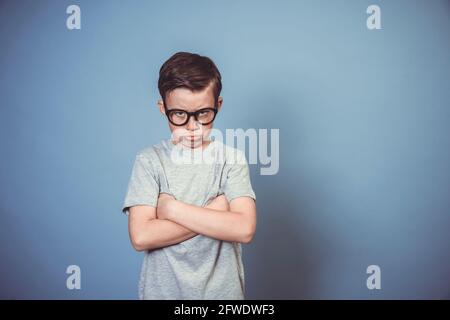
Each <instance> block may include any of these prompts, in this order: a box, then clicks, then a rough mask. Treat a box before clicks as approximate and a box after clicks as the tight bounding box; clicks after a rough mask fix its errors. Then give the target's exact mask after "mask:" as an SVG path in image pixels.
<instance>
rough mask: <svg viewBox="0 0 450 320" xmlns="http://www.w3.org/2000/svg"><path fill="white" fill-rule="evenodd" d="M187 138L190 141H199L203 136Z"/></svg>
mask: <svg viewBox="0 0 450 320" xmlns="http://www.w3.org/2000/svg"><path fill="white" fill-rule="evenodd" d="M185 138H186V139H187V140H189V141H197V140H200V139H201V138H202V136H185Z"/></svg>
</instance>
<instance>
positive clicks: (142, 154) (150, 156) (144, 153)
mask: <svg viewBox="0 0 450 320" xmlns="http://www.w3.org/2000/svg"><path fill="white" fill-rule="evenodd" d="M167 147H168V146H167V141H166V140H162V141H160V142H158V143H156V144H153V145H149V146H146V147H144V148H142V149H140V150H139V151H138V152H137V153H136V160H139V161H143V162H145V163H148V164H149V165H152V164H154V163H155V162H157V161H158V158H159V156H158V153H160V152H161V151H164V150H166V149H167Z"/></svg>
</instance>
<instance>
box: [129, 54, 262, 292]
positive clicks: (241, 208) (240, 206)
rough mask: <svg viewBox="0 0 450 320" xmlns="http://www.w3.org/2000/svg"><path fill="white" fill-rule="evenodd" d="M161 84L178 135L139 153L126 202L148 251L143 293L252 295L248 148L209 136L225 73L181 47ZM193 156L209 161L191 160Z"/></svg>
mask: <svg viewBox="0 0 450 320" xmlns="http://www.w3.org/2000/svg"><path fill="white" fill-rule="evenodd" d="M158 88H159V92H160V94H161V98H162V99H161V100H159V101H158V106H159V110H160V112H161V113H162V114H163V115H164V116H165V117H167V120H168V124H169V128H170V131H171V132H172V136H171V138H170V139H167V140H163V141H161V142H160V143H158V144H156V145H153V146H151V147H147V148H145V149H143V150H141V151H140V152H138V153H137V155H136V159H135V163H134V166H133V170H132V175H131V179H130V182H129V185H128V191H127V195H126V197H125V201H124V204H123V209H122V211H123V212H124V213H127V214H128V221H129V222H128V225H129V234H130V239H131V243H132V245H133V247H134V248H135V249H136V250H137V251H145V257H144V262H143V264H142V268H141V276H140V281H139V298H140V299H244V269H243V264H242V249H241V243H249V242H250V241H251V240H252V238H253V235H254V233H255V229H256V203H255V201H256V197H255V193H254V191H253V189H252V186H251V182H250V177H249V170H248V164H247V162H246V159H245V155H244V153H243V152H242V151H240V150H237V149H235V148H231V147H229V146H226V145H224V144H223V143H222V142H219V141H217V140H214V141H212V140H211V139H210V138H209V134H210V133H211V129H212V125H213V121H214V119H215V116H216V114H217V112H218V111H219V110H220V108H221V106H222V101H223V99H222V97H221V96H220V91H221V89H222V83H221V75H220V72H219V70H218V69H217V67H216V66H215V64H214V62H213V61H211V60H210V59H209V58H207V57H204V56H200V55H198V54H192V53H188V52H178V53H176V54H174V55H173V56H172V57H170V58H169V59H168V60H167V61H166V62H165V63H164V64H163V65H162V67H161V69H160V72H159V81H158ZM193 155H195V156H198V155H200V156H201V158H202V159H205V160H206V159H207V160H208V161H202V162H200V163H199V162H198V161H196V162H195V163H192V161H185V160H186V159H188V160H189V159H191V160H192V156H193ZM197 158H198V157H197ZM180 159H182V160H183V161H181V160H180Z"/></svg>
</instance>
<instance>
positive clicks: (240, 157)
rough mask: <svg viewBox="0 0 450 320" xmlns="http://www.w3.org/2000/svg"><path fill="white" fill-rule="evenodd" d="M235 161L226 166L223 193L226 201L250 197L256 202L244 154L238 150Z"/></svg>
mask: <svg viewBox="0 0 450 320" xmlns="http://www.w3.org/2000/svg"><path fill="white" fill-rule="evenodd" d="M236 160H237V161H233V162H232V163H231V164H227V166H228V170H227V175H226V181H225V184H224V187H223V192H224V194H225V196H226V197H227V199H228V201H231V200H233V199H235V198H238V197H250V198H253V199H254V200H255V201H256V195H255V192H254V191H253V188H252V184H251V181H250V174H249V167H248V163H247V160H246V158H245V154H244V153H243V152H242V151H239V150H238V153H237V156H236Z"/></svg>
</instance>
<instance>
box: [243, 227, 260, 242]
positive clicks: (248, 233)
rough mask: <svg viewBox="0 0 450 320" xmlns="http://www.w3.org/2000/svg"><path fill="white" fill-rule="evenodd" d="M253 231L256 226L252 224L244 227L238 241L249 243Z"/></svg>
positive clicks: (253, 233)
mask: <svg viewBox="0 0 450 320" xmlns="http://www.w3.org/2000/svg"><path fill="white" fill-rule="evenodd" d="M255 231H256V227H255V226H254V225H251V226H248V227H247V228H245V229H244V231H243V234H242V236H241V239H240V241H239V242H241V243H244V244H249V243H250V242H252V240H253V237H254V235H255Z"/></svg>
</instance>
